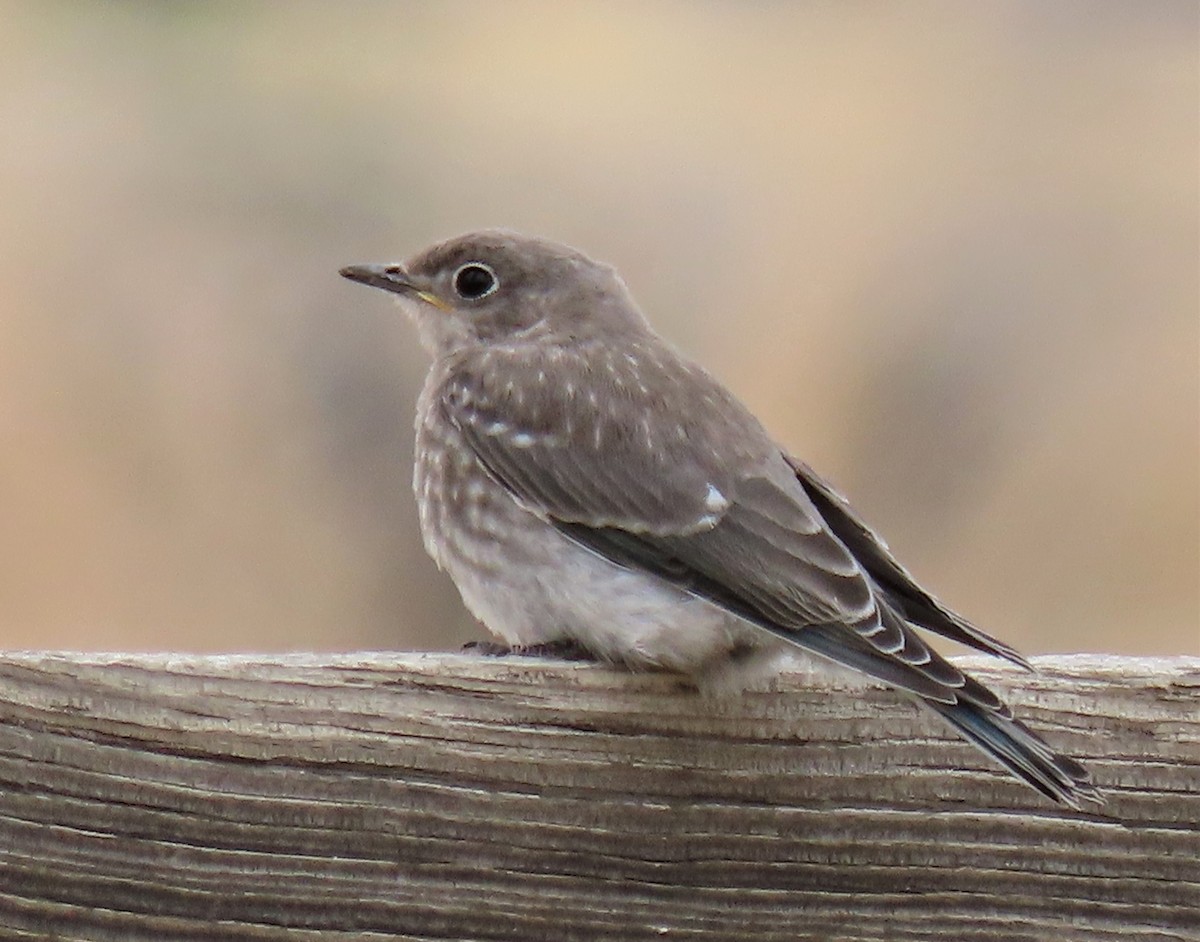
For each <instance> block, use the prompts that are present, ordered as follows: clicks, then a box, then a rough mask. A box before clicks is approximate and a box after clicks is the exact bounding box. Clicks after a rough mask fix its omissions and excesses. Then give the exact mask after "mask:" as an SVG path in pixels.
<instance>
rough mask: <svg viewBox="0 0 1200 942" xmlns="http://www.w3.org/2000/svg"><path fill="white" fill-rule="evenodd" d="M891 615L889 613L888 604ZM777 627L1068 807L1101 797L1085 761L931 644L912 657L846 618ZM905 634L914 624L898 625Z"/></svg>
mask: <svg viewBox="0 0 1200 942" xmlns="http://www.w3.org/2000/svg"><path fill="white" fill-rule="evenodd" d="M885 614H886V615H887V616H888V617H889V618H891V617H892V613H890V612H888V611H885ZM775 631H776V634H778V635H779V636H780V637H782V638H784V639H785V640H788V641H790V642H791V643H792V644H795V645H797V646H799V647H802V648H806V649H807V650H809V651H812V652H814V653H816V654H820V655H822V656H823V657H827V658H829V659H830V660H832V661H836V662H837V663H839V664H843V665H845V666H847V667H853V668H855V669H857V670H860V671H862V672H863V673H865V674H869V675H870V676H872V677H876V678H878V679H880V680H882V681H884V682H886V683H889V684H892V685H894V686H896V687H899V688H900V689H902V690H906V691H907V692H909V693H910V694H913V695H915V697H916V699H918V700H920V701H921V702H922V703H923V704H924V705H925V706H927V707H929V708H930V709H931V710H933V711H934V712H935V713H937V714H939V715H940V716H942V717H943V718H945V720H946V721H947V722H948V723H949V724H950V725H951V726H953V727H954V728H955V729H956V730H958V732H959V733H961V734H962V735H963V736H964V737H965V738H966V739H967V740H968V741H969V742H971V743H972V744H973V745H975V746H976V747H978V748H979V749H981V750H983V751H984V752H985V753H987V754H988V755H989V756H991V757H992V758H994V759H995V760H996V761H997V762H999V763H1000V764H1001V765H1003V766H1004V767H1005V768H1006V769H1008V770H1009V771H1010V772H1012V773H1013V774H1014V775H1015V776H1017V777H1018V778H1019V779H1021V780H1022V781H1024V782H1027V783H1029V785H1031V786H1033V787H1034V788H1036V789H1037V790H1038V791H1039V792H1041V793H1042V794H1043V795H1046V796H1047V797H1049V798H1052V799H1053V800H1055V801H1059V802H1061V803H1063V804H1064V805H1068V806H1069V807H1071V808H1075V809H1079V808H1081V807H1082V805H1083V804H1084V803H1085V802H1091V803H1095V804H1103V803H1104V798H1103V797H1102V796H1101V794H1100V792H1099V791H1097V789H1096V788H1095V786H1093V785H1092V783H1091V776H1090V775H1089V774H1088V771H1087V769H1085V768H1084V767H1083V766H1082V765H1080V764H1079V763H1078V762H1076V761H1075V760H1074V759H1072V758H1070V757H1068V756H1064V755H1061V754H1060V753H1057V752H1055V751H1054V750H1053V749H1051V748H1050V746H1049V745H1048V744H1047V743H1046V742H1044V741H1043V740H1042V739H1041V737H1039V736H1038V735H1037V733H1035V732H1034V731H1033V730H1031V729H1030V728H1029V727H1028V726H1026V725H1025V724H1024V723H1022V722H1021V721H1020V720H1018V719H1016V718H1015V717H1014V716H1013V715H1012V711H1011V710H1010V709H1009V708H1008V706H1007V705H1006V704H1005V703H1004V702H1003V701H1002V700H1001V699H1000V698H999V697H998V696H996V694H995V693H994V692H993V691H991V690H989V689H988V688H987V687H985V686H984V685H983V684H981V683H980V682H979V681H977V680H976V679H975V678H974V677H971V676H970V675H969V674H966V673H964V672H962V671H960V670H959V669H957V668H956V667H954V666H953V665H951V664H950V663H949V662H947V661H945V660H943V659H942V658H941V656H939V655H938V654H937V653H935V652H933V651H929V650H928V649H925V648H922V653H923V654H926V652H927V654H926V659H925V660H924V661H923V662H921V663H919V664H913V663H908V662H906V661H902V660H901V659H900V658H898V657H895V656H890V657H889V656H887V655H885V654H883V653H881V652H880V651H878V650H874V649H872V648H871V647H870V646H869V644H868V643H867V642H866V641H864V640H863V639H861V638H858V637H856V636H854V635H853V634H852V632H850V631H849V630H848V629H846V628H845V627H844V626H835V625H812V626H808V627H806V628H804V629H803V630H801V631H797V632H790V631H783V630H779V629H776V630H775ZM903 631H904V632H905V633H906V634H907V633H909V632H911V628H908V626H903Z"/></svg>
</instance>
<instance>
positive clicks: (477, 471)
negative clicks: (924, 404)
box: [340, 229, 1103, 810]
mask: <svg viewBox="0 0 1200 942" xmlns="http://www.w3.org/2000/svg"><path fill="white" fill-rule="evenodd" d="M340 274H341V275H342V276H343V277H345V278H348V279H350V280H351V281H354V282H358V283H361V284H363V285H367V286H370V287H374V288H379V289H382V290H384V291H387V292H390V293H392V294H393V295H394V296H395V298H396V300H397V301H398V303H399V305H400V306H401V308H402V309H403V310H404V312H405V313H406V314H407V315H408V317H409V318H410V319H411V320H412V322H413V323H414V324H415V327H416V330H417V334H418V337H419V339H420V342H421V345H422V346H423V347H424V348H425V350H426V352H427V353H428V354H429V355H430V357H431V360H432V363H431V366H430V368H429V371H428V373H427V375H426V377H425V381H424V384H423V386H422V389H421V392H420V395H419V398H418V401H417V410H416V420H415V430H416V458H415V467H414V472H413V489H414V493H415V496H416V499H417V506H418V516H419V521H420V529H421V535H422V539H423V542H424V545H425V548H426V550H427V551H428V553H429V555H430V556H431V557H432V558H433V560H434V561H435V562H436V563H437V565H438V567H439V568H441V569H443V570H445V571H446V572H447V573H448V574H449V576H450V578H451V579H452V581H453V582H454V584H455V585H456V586H457V588H458V591H459V593H460V595H461V596H462V599H463V602H464V604H465V605H466V607H467V608H468V609H469V610H470V612H471V613H472V614H473V615H474V616H475V617H476V618H477V619H478V620H479V621H480V622H482V623H483V625H484V626H485V627H486V628H487V629H488V630H489V631H490V632H491V633H492V634H493V635H495V636H496V637H497V638H499V639H500V640H501V642H503V644H502V646H501V647H503V648H504V649H507V650H513V651H518V652H539V653H545V652H553V651H556V650H561V651H578V652H581V653H583V654H584V655H585V656H587V657H589V658H592V659H594V660H597V661H601V662H607V663H610V664H614V665H620V666H623V667H625V668H628V669H631V670H661V671H671V672H675V673H679V674H683V675H688V676H690V677H692V678H695V679H696V680H697V684H698V685H699V686H702V685H703V681H704V679H705V678H721V677H722V676H725V675H726V673H728V672H731V671H732V673H733V674H734V675H735V676H736V669H734V667H735V666H736V665H738V664H755V663H759V662H762V663H768V662H771V661H772V659H773V658H777V656H778V655H779V654H780V652H782V651H790V650H795V649H799V650H801V651H804V652H807V653H809V654H812V655H817V656H818V657H819V658H824V659H826V660H827V661H832V662H834V663H835V664H836V665H840V666H841V667H843V668H849V669H851V670H853V671H857V672H860V673H861V674H865V675H867V676H868V677H871V678H874V679H876V680H879V681H882V682H884V683H885V684H887V685H889V686H891V687H893V688H896V689H897V690H899V691H901V692H903V693H905V694H908V695H911V696H912V697H914V698H916V699H917V700H918V701H919V702H920V703H922V704H924V705H925V706H926V707H928V708H929V709H931V710H932V711H933V712H934V713H936V714H938V715H939V716H941V717H942V718H943V720H945V721H946V722H948V723H949V724H950V726H951V727H953V728H954V729H955V730H957V732H958V733H959V734H960V735H961V736H962V737H964V738H965V739H966V740H967V741H969V742H971V743H973V744H974V745H975V746H977V747H978V748H979V749H981V750H982V751H983V752H984V753H986V754H987V755H989V756H991V757H992V759H994V760H995V761H997V762H998V763H999V764H1000V765H1001V766H1003V767H1004V768H1005V769H1007V770H1008V771H1009V772H1010V773H1012V774H1013V775H1014V776H1016V777H1017V778H1018V779H1020V780H1023V781H1024V782H1026V783H1028V784H1029V785H1030V786H1032V787H1033V788H1035V789H1036V790H1037V791H1039V792H1041V793H1042V794H1043V795H1045V796H1047V798H1049V799H1051V800H1053V801H1055V802H1057V803H1059V804H1061V805H1065V806H1067V807H1070V808H1073V809H1077V810H1078V809H1081V808H1082V807H1083V806H1084V804H1085V803H1096V804H1100V803H1102V802H1103V798H1102V796H1101V793H1100V792H1099V790H1098V789H1097V788H1096V787H1095V786H1094V785H1093V784H1092V782H1091V777H1090V774H1089V772H1088V771H1087V769H1085V768H1084V767H1083V766H1082V765H1081V764H1080V763H1079V762H1077V761H1076V760H1075V759H1072V758H1070V757H1068V756H1066V755H1062V754H1060V753H1058V752H1056V751H1055V750H1054V749H1053V748H1052V747H1051V746H1050V745H1048V744H1047V743H1046V742H1045V741H1044V740H1043V739H1042V738H1041V737H1039V736H1038V735H1037V734H1036V733H1034V732H1033V731H1032V730H1031V729H1030V728H1029V727H1028V726H1026V725H1025V724H1024V723H1022V722H1021V721H1020V720H1019V719H1017V718H1016V717H1015V716H1014V715H1013V713H1012V710H1011V709H1010V708H1009V706H1008V705H1007V704H1006V703H1005V702H1004V701H1002V700H1001V698H1000V697H999V696H998V695H997V694H996V693H995V692H993V691H992V690H991V689H989V688H988V687H986V686H984V685H983V684H982V683H980V682H979V681H978V680H976V679H975V678H973V677H971V676H970V675H968V674H967V673H965V672H964V671H963V670H962V669H961V668H959V667H957V666H955V665H954V664H952V663H951V662H950V661H948V660H947V659H945V658H944V657H943V656H942V655H940V654H939V653H938V652H937V651H936V650H934V648H932V647H931V646H930V645H929V644H928V643H927V642H926V641H925V640H924V639H923V637H922V636H921V635H920V634H919V633H918V629H923V630H925V631H928V632H932V633H933V634H935V635H940V636H942V637H944V638H947V639H950V640H952V641H956V642H959V643H961V644H964V645H967V646H969V647H972V648H975V649H977V650H980V651H983V652H986V653H988V654H991V655H995V656H997V657H1000V658H1003V659H1005V660H1008V661H1010V662H1012V663H1014V664H1017V665H1019V666H1020V667H1022V668H1025V669H1031V667H1030V664H1029V662H1028V661H1027V660H1026V659H1025V658H1024V657H1022V656H1021V654H1020V653H1018V652H1017V651H1016V650H1015V649H1013V648H1012V647H1010V646H1009V645H1007V644H1005V643H1004V642H1002V641H999V640H997V639H996V638H993V637H991V636H990V635H988V634H985V633H984V632H983V631H981V630H980V629H978V628H976V627H975V626H974V625H972V624H971V623H969V622H968V621H967V620H966V619H964V618H963V617H961V616H960V615H958V614H957V613H955V612H954V611H952V610H951V609H950V608H948V607H947V606H945V605H944V604H942V603H941V602H940V601H938V600H937V599H936V598H935V597H934V596H933V595H932V594H930V593H929V592H928V591H926V590H925V589H923V588H922V587H921V586H920V585H918V584H917V582H916V580H915V579H914V578H913V576H912V575H910V574H909V572H908V570H907V569H905V568H904V567H903V566H902V565H901V564H900V563H899V562H898V561H897V560H896V558H895V557H894V556H893V554H892V552H891V550H890V549H889V548H888V546H887V544H886V543H885V542H884V541H883V539H881V538H880V537H879V536H878V535H877V534H876V533H875V532H874V530H872V529H871V528H870V527H869V526H868V525H867V524H866V523H865V522H864V521H863V519H862V518H861V517H860V516H859V515H858V514H857V513H856V512H855V511H854V510H853V509H852V508H851V506H850V504H849V503H848V501H847V500H846V498H844V497H843V496H842V495H841V494H840V493H839V492H838V491H837V490H836V489H835V488H834V487H833V486H832V485H830V484H829V483H828V482H827V481H826V480H825V479H823V478H822V477H820V476H819V475H818V474H817V473H816V472H815V471H814V470H813V469H812V468H810V467H809V466H808V465H807V464H805V463H804V462H803V461H800V460H798V459H797V458H795V457H793V456H792V455H791V454H790V453H789V452H788V451H787V450H786V449H785V448H783V447H782V446H780V445H779V444H778V443H777V442H776V441H775V439H774V438H773V437H772V436H771V434H770V433H769V432H768V431H767V430H766V428H765V427H764V426H763V424H762V423H761V422H760V421H759V420H758V419H757V418H756V417H755V416H754V415H753V414H752V413H751V411H750V410H749V409H748V408H747V407H746V406H745V405H743V404H742V403H741V402H740V401H739V400H738V399H737V398H736V397H735V396H734V395H733V393H731V392H730V391H729V390H727V389H726V388H725V387H724V386H723V385H722V384H721V383H720V382H718V381H717V380H716V379H715V378H714V377H713V376H712V375H710V374H709V373H708V372H707V371H706V370H705V369H703V368H702V367H701V366H699V365H698V364H696V363H694V362H692V361H691V360H690V359H689V358H687V357H686V356H684V355H683V354H682V353H681V352H679V351H678V350H677V349H676V348H675V347H674V346H673V345H671V344H670V343H669V342H668V341H666V340H665V339H663V338H662V337H660V336H659V335H658V334H657V333H656V332H655V331H654V329H653V328H652V327H651V325H650V323H649V321H648V320H647V319H646V317H645V315H644V314H643V313H642V311H641V309H640V308H639V307H638V305H637V303H636V302H635V301H634V299H633V297H632V295H631V293H630V291H629V289H628V288H627V287H626V285H625V282H624V281H623V280H622V279H621V277H620V276H619V274H618V273H617V272H616V270H615V269H614V268H613V267H611V266H609V265H607V264H604V263H601V262H597V261H594V260H593V259H591V258H590V257H588V256H587V255H585V254H584V253H582V252H580V251H578V250H576V249H573V248H571V247H568V246H566V245H562V244H559V243H556V242H553V241H550V240H546V239H541V238H534V237H528V236H523V235H520V234H518V233H515V232H511V231H508V230H503V229H494V230H483V231H478V232H471V233H468V234H466V235H462V236H459V237H456V238H452V239H449V240H447V241H444V242H440V243H437V244H435V245H433V246H431V247H429V248H427V249H425V250H423V251H421V252H419V253H418V254H416V255H415V256H413V257H412V258H411V259H409V260H408V261H406V262H404V263H395V264H369V265H352V266H349V267H346V268H343V269H341V271H340Z"/></svg>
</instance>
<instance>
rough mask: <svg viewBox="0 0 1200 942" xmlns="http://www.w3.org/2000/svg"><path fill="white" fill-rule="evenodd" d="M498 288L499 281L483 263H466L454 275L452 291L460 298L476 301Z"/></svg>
mask: <svg viewBox="0 0 1200 942" xmlns="http://www.w3.org/2000/svg"><path fill="white" fill-rule="evenodd" d="M499 287H500V279H498V278H497V277H496V273H495V272H494V271H492V269H491V268H490V267H489V266H487V265H485V264H483V262H467V264H465V265H462V266H460V267H459V269H458V271H456V272H455V273H454V290H455V291H456V292H457V293H458V296H459V297H460V298H463V299H464V300H467V301H478V300H479V299H480V298H486V297H487V296H488V295H489V294H491V293H492V292H493V291H495V290H496V289H497V288H499Z"/></svg>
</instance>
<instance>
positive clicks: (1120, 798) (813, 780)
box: [0, 652, 1200, 942]
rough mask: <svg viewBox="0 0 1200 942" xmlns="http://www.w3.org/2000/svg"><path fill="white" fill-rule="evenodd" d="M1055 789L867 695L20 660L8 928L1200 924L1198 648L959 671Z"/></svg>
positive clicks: (1035, 935)
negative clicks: (1028, 668)
mask: <svg viewBox="0 0 1200 942" xmlns="http://www.w3.org/2000/svg"><path fill="white" fill-rule="evenodd" d="M962 663H965V664H967V665H969V666H970V668H971V670H972V671H973V672H975V673H976V674H977V675H978V676H980V678H981V679H983V680H985V682H988V683H990V684H994V685H995V686H997V687H998V688H1000V689H1002V690H1004V691H1005V692H1006V693H1007V695H1008V696H1009V698H1010V700H1011V701H1012V703H1013V705H1014V708H1015V709H1016V710H1017V712H1018V714H1019V715H1020V716H1022V717H1023V718H1025V719H1026V720H1027V721H1029V722H1030V723H1031V725H1033V726H1034V727H1035V728H1038V729H1039V730H1040V731H1042V732H1043V733H1044V735H1045V736H1046V737H1047V738H1048V739H1049V740H1050V741H1051V742H1052V743H1053V744H1054V745H1055V746H1057V747H1059V748H1061V749H1063V750H1064V751H1066V752H1068V753H1071V754H1073V755H1075V756H1077V757H1078V758H1080V759H1082V760H1083V761H1085V763H1086V764H1087V765H1088V766H1089V767H1090V768H1091V769H1092V770H1093V772H1094V774H1095V777H1096V779H1097V781H1098V783H1099V784H1100V786H1101V787H1102V788H1103V789H1104V790H1105V792H1106V793H1107V796H1108V805H1107V806H1106V807H1105V808H1104V809H1103V813H1091V814H1080V813H1074V812H1071V811H1067V810H1064V809H1060V808H1057V807H1055V806H1053V805H1051V804H1050V803H1049V802H1047V801H1045V800H1043V799H1042V798H1041V797H1040V796H1039V795H1037V794H1036V793H1035V792H1033V791H1031V790H1030V789H1028V788H1026V787H1025V786H1023V785H1021V784H1020V783H1018V782H1015V781H1013V780H1011V779H1010V778H1008V777H1007V776H1006V775H1005V774H1003V773H1002V772H1001V771H1000V770H998V769H997V768H993V767H992V766H990V765H989V764H988V762H987V760H986V759H985V758H983V757H981V756H980V755H979V754H977V753H976V752H975V751H974V750H973V749H971V748H970V747H969V746H966V745H964V744H962V743H961V742H960V741H959V740H957V739H956V738H955V737H954V736H953V734H952V733H950V732H949V731H948V730H946V729H944V728H943V727H942V726H941V725H940V723H939V722H938V721H937V720H936V719H935V718H932V717H929V716H927V715H926V714H925V713H923V712H921V711H919V710H918V709H917V708H916V707H915V706H914V705H912V704H910V703H909V702H908V701H906V700H904V699H902V698H900V697H898V696H897V695H895V694H893V693H891V692H889V691H887V690H884V689H882V688H879V687H875V686H870V685H866V684H861V683H857V682H855V681H854V680H852V679H846V678H843V677H841V676H840V675H838V676H832V675H829V674H826V673H824V672H820V671H808V670H803V669H798V670H797V671H795V672H792V673H787V674H784V675H781V677H780V678H779V680H778V682H777V683H776V684H775V686H774V687H773V689H771V690H769V691H763V692H757V693H750V694H746V695H744V696H741V697H737V698H730V699H720V700H714V699H710V698H705V697H701V696H699V695H698V694H696V693H694V692H693V691H690V690H687V689H686V688H684V687H682V686H681V684H680V683H679V681H678V680H676V679H674V678H672V677H668V676H646V675H642V676H633V675H628V674H623V673H618V672H614V671H609V670H605V669H603V668H600V667H596V666H592V665H582V664H570V663H562V662H551V661H535V660H530V659H523V658H477V657H468V656H463V655H419V654H363V655H352V656H328V655H323V656H319V657H318V656H286V657H283V656H280V657H273V656H255V657H249V656H247V657H191V656H187V657H184V656H167V655H137V656H134V655H112V656H109V655H91V654H48V653H37V652H33V653H8V654H0V937H2V938H5V939H26V938H40V939H49V938H55V939H87V940H122V942H126V940H135V942H136V940H156V942H157V940H164V939H188V940H192V939H236V940H241V939H247V940H249V939H254V940H277V939H278V940H282V939H288V940H309V939H321V940H348V939H422V940H433V939H438V940H442V939H464V940H465V939H470V940H497V942H498V940H541V939H546V940H563V942H570V940H593V939H594V940H621V942H638V940H663V939H667V940H676V939H677V940H719V939H729V940H734V939H737V940H743V939H755V940H759V939H761V940H780V942H782V940H785V939H786V940H795V939H821V940H827V939H844V940H866V939H873V940H885V939H886V940H908V939H912V940H916V939H921V940H951V939H953V940H968V942H982V940H1004V942H1034V940H1039V942H1040V940H1048V939H1052V940H1069V939H1081V940H1082V939H1087V940H1093V939H1101V940H1103V939H1136V940H1143V942H1144V940H1160V939H1162V940H1165V939H1193V940H1196V939H1200V659H1194V658H1193V659H1187V658H1176V659H1163V660H1147V659H1140V660H1139V659H1117V658H1102V657H1075V658H1053V659H1049V658H1046V659H1041V660H1040V662H1039V668H1040V671H1039V672H1038V673H1037V674H1025V673H1021V672H1019V671H1016V670H1013V669H1008V668H1005V667H1003V666H996V665H994V664H992V663H990V662H988V663H986V664H985V662H983V661H981V660H979V659H974V658H972V659H963V660H962Z"/></svg>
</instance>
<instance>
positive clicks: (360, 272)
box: [338, 265, 450, 311]
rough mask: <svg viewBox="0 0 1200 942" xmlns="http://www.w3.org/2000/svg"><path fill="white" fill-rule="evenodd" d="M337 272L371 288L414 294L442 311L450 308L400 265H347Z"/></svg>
mask: <svg viewBox="0 0 1200 942" xmlns="http://www.w3.org/2000/svg"><path fill="white" fill-rule="evenodd" d="M338 274H340V275H341V276H342V277H343V278H349V279H350V280H351V281H357V282H358V283H359V284H364V285H367V286H369V287H371V288H382V289H383V290H384V291H392V292H395V293H396V294H411V295H415V296H416V297H418V298H420V299H421V300H422V301H426V302H428V303H429V304H432V305H433V306H434V307H437V308H441V309H442V310H443V311H448V310H450V305H448V304H447V303H446V302H445V301H443V300H442V299H441V298H439V297H438V296H437V295H436V294H431V293H430V292H428V291H426V290H425V289H424V288H419V287H418V286H417V285H416V284H414V283H413V281H412V279H411V278H410V277H409V274H408V272H406V271H405V270H404V267H403V266H402V265H348V266H346V267H345V268H343V269H342V270H341V271H340V272H339V273H338Z"/></svg>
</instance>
